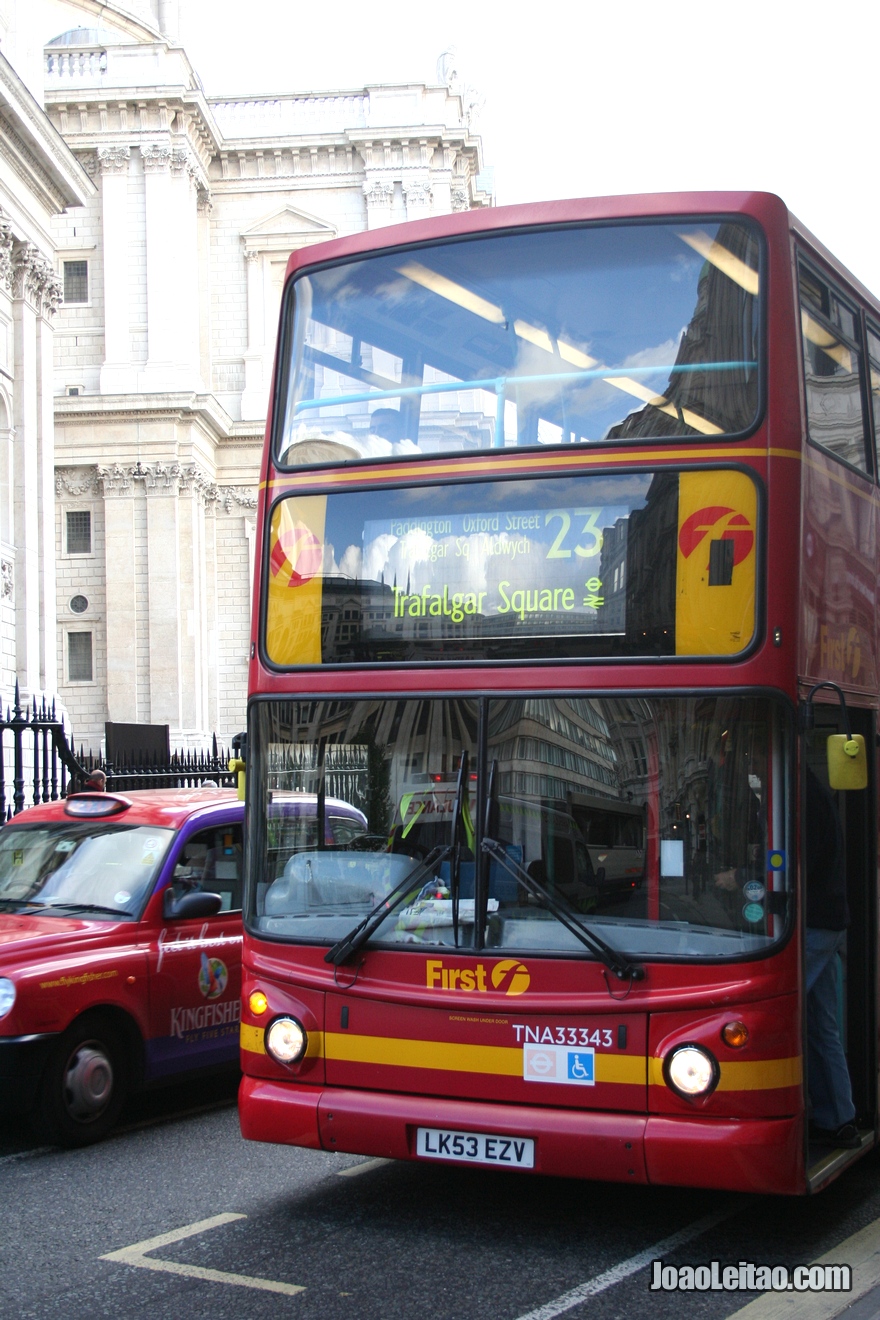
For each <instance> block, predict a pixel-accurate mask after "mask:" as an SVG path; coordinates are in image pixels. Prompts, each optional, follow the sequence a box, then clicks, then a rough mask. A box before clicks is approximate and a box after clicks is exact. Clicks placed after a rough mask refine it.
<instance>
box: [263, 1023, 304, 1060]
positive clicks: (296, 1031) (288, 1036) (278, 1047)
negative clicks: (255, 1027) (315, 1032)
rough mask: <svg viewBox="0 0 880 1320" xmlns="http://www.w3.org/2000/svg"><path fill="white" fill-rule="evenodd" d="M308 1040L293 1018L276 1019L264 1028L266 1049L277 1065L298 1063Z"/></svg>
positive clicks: (300, 1025)
mask: <svg viewBox="0 0 880 1320" xmlns="http://www.w3.org/2000/svg"><path fill="white" fill-rule="evenodd" d="M308 1043H309V1038H308V1036H307V1034H306V1029H305V1027H304V1026H303V1024H302V1023H301V1022H297V1020H296V1018H295V1017H277V1018H276V1019H275V1021H274V1022H270V1023H269V1025H268V1027H267V1028H266V1049H267V1050H268V1051H269V1053H270V1054H271V1056H272V1058H273V1059H275V1060H276V1062H277V1063H299V1061H300V1059H301V1058H302V1057H303V1055H304V1054H305V1052H306V1047H307V1045H308Z"/></svg>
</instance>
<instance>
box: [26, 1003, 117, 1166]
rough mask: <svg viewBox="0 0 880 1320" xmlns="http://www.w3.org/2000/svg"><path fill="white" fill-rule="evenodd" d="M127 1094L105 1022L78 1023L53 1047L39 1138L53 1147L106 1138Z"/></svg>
mask: <svg viewBox="0 0 880 1320" xmlns="http://www.w3.org/2000/svg"><path fill="white" fill-rule="evenodd" d="M127 1090H128V1085H127V1079H126V1071H125V1050H124V1048H123V1044H122V1041H121V1040H120V1039H119V1037H118V1035H117V1033H116V1032H115V1031H114V1030H113V1028H112V1026H111V1025H110V1023H108V1022H107V1021H105V1020H103V1019H101V1018H100V1017H90V1018H83V1019H81V1020H80V1021H79V1022H74V1024H73V1025H72V1026H71V1027H69V1028H68V1029H67V1031H65V1033H64V1035H63V1036H61V1037H60V1038H59V1040H58V1042H57V1043H56V1045H55V1049H54V1050H53V1052H52V1056H51V1058H50V1059H49V1063H48V1066H47V1068H46V1073H45V1076H44V1078H43V1086H42V1092H41V1095H40V1105H39V1113H38V1126H39V1129H40V1135H41V1136H42V1137H43V1138H44V1139H45V1140H48V1141H51V1142H53V1143H54V1144H55V1145H57V1146H67V1147H71V1146H88V1145H90V1144H91V1143H92V1142H93V1141H100V1140H101V1139H102V1138H103V1137H105V1136H106V1135H107V1133H108V1132H109V1131H110V1129H111V1128H112V1127H113V1124H114V1123H115V1122H116V1120H117V1118H118V1117H119V1111H120V1109H121V1108H122V1103H123V1101H124V1099H125V1095H126V1091H127Z"/></svg>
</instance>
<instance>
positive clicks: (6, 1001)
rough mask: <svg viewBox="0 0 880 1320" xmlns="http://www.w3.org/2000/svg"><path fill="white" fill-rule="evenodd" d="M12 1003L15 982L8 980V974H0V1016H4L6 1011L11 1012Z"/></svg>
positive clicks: (13, 1001) (13, 1000)
mask: <svg viewBox="0 0 880 1320" xmlns="http://www.w3.org/2000/svg"><path fill="white" fill-rule="evenodd" d="M14 1003H15V982H14V981H10V979H9V977H8V976H0V1018H5V1017H6V1014H7V1013H11V1012H12V1005H13V1004H14Z"/></svg>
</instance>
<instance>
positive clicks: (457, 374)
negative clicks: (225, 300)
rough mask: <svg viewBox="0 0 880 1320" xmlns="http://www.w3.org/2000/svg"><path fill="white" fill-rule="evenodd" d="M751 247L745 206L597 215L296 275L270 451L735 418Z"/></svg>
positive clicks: (402, 450) (369, 451) (753, 343)
mask: <svg viewBox="0 0 880 1320" xmlns="http://www.w3.org/2000/svg"><path fill="white" fill-rule="evenodd" d="M759 250H760V249H759V240H758V236H757V233H756V232H755V231H754V229H753V228H752V227H751V226H750V225H748V224H746V223H744V222H742V221H722V222H719V221H717V220H701V221H697V222H690V223H686V222H683V221H678V222H669V223H652V224H628V225H595V226H578V227H557V228H550V229H543V230H531V231H525V232H522V233H516V234H509V233H508V234H503V233H502V234H493V235H484V236H479V237H469V238H460V239H456V240H454V241H448V242H445V243H441V244H436V245H434V246H433V247H415V248H408V249H406V250H405V251H403V252H401V251H392V252H381V253H378V254H376V255H373V256H370V257H367V258H364V259H361V260H359V261H350V262H345V263H342V264H338V265H335V266H327V267H324V268H323V269H315V270H311V271H308V272H304V273H303V274H302V275H300V276H299V277H298V278H297V279H296V280H295V281H294V282H293V284H292V286H291V289H290V291H289V293H288V299H289V302H288V307H287V313H286V315H287V318H288V319H287V321H286V325H287V331H286V338H285V342H284V349H283V362H284V366H283V372H284V377H283V382H282V391H283V395H284V407H283V409H282V410H281V415H280V426H279V430H278V434H277V437H276V448H275V454H276V459H277V462H278V463H279V464H280V465H281V466H283V467H301V466H304V465H308V464H314V463H321V464H326V463H337V462H351V461H357V460H364V459H367V460H376V459H383V458H387V457H389V456H395V457H407V456H417V455H419V454H443V453H454V452H464V453H467V452H473V451H477V450H493V449H494V450H497V449H504V448H510V447H519V448H522V447H536V446H558V445H589V444H597V443H600V442H608V441H612V442H619V443H626V442H627V441H630V440H643V439H645V438H651V437H654V438H665V437H671V436H680V437H691V438H694V439H699V438H701V437H702V438H706V437H709V438H712V437H717V436H721V435H733V434H739V433H742V432H743V431H745V430H746V429H747V428H748V427H750V426H751V425H752V424H753V423H754V421H755V418H756V413H757V407H758V364H759V357H760V354H759V344H758V337H759V320H760V318H759V309H758V304H759V285H760V274H759V265H760V262H759Z"/></svg>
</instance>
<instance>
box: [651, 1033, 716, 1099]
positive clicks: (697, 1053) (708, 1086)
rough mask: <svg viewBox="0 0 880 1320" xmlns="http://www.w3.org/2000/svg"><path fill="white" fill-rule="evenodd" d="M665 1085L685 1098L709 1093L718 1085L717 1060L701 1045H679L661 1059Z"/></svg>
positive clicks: (698, 1096) (696, 1097) (698, 1097)
mask: <svg viewBox="0 0 880 1320" xmlns="http://www.w3.org/2000/svg"><path fill="white" fill-rule="evenodd" d="M663 1076H664V1077H665V1078H666V1085H667V1086H668V1087H669V1088H670V1089H671V1090H673V1091H675V1093H676V1095H680V1096H682V1097H683V1098H684V1099H685V1100H698V1099H702V1098H703V1097H704V1096H707V1095H711V1094H712V1092H713V1091H714V1090H715V1087H716V1086H717V1085H718V1079H719V1078H720V1076H721V1070H720V1068H719V1067H718V1061H717V1060H716V1059H715V1058H713V1056H712V1055H711V1054H710V1053H709V1051H708V1050H706V1049H703V1046H702V1045H679V1046H677V1047H676V1048H675V1049H674V1050H670V1052H669V1053H668V1054H667V1056H666V1058H665V1059H664V1060H663Z"/></svg>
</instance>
